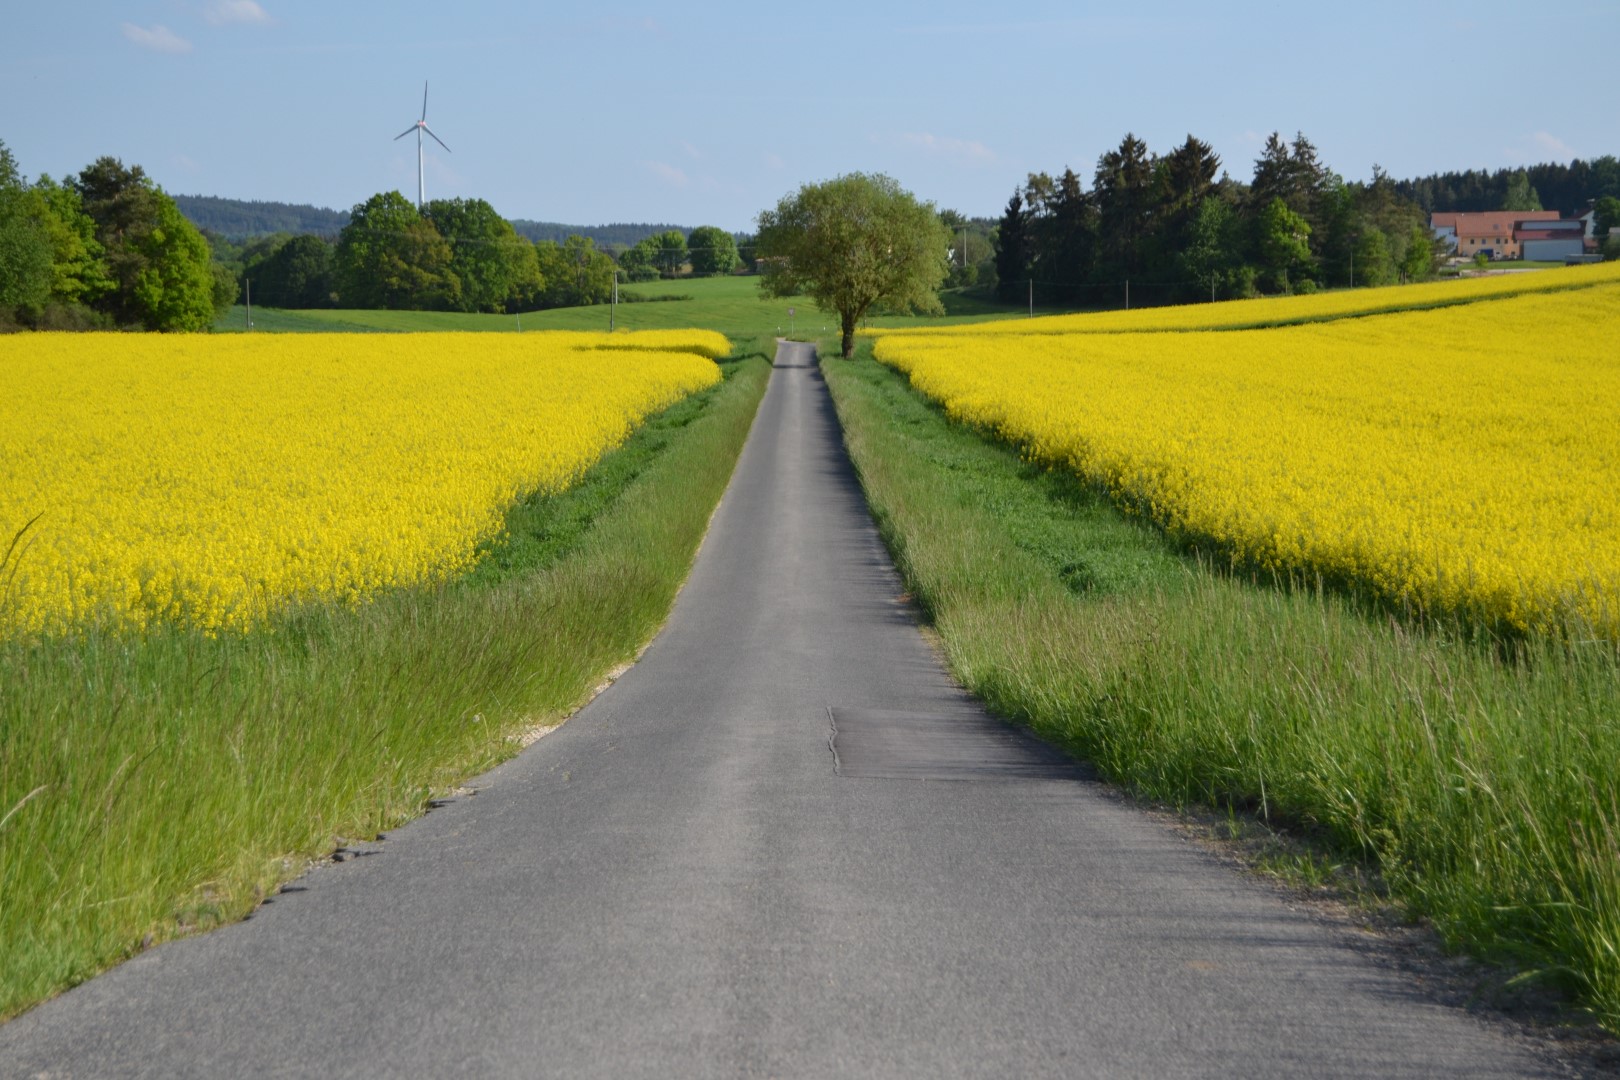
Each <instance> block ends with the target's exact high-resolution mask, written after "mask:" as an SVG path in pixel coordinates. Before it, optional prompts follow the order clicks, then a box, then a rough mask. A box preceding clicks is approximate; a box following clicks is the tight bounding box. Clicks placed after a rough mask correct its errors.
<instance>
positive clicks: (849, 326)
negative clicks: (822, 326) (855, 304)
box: [838, 311, 855, 360]
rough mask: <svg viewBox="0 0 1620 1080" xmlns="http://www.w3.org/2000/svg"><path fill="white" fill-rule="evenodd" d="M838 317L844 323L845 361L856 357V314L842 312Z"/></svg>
mask: <svg viewBox="0 0 1620 1080" xmlns="http://www.w3.org/2000/svg"><path fill="white" fill-rule="evenodd" d="M838 317H839V320H840V321H841V322H842V323H843V330H844V359H845V360H848V359H849V358H850V357H852V356H854V355H855V313H854V312H853V311H841V312H839V313H838Z"/></svg>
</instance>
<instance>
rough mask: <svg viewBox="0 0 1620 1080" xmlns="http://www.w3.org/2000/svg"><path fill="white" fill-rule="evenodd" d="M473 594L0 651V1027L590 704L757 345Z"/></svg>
mask: <svg viewBox="0 0 1620 1080" xmlns="http://www.w3.org/2000/svg"><path fill="white" fill-rule="evenodd" d="M739 349H740V351H743V352H747V351H749V350H753V352H752V355H750V356H748V357H747V358H745V359H735V360H734V361H733V362H730V363H727V364H725V365H723V367H724V368H725V370H726V372H727V378H726V380H725V382H724V383H723V384H721V385H720V386H718V387H715V388H713V389H711V390H709V391H707V392H705V393H704V394H702V395H699V396H698V397H697V398H695V399H692V400H689V401H688V402H684V403H682V404H679V405H677V406H675V407H673V408H672V409H671V410H668V411H666V412H665V413H663V414H661V415H660V416H658V417H655V418H653V419H652V420H651V421H650V422H649V423H648V424H647V425H646V426H645V427H644V428H643V429H642V430H641V431H640V432H638V433H637V434H636V435H635V436H633V437H632V439H631V441H630V443H629V444H628V445H627V446H626V447H625V448H623V449H622V450H620V451H617V452H615V453H614V454H612V455H609V456H608V457H607V458H605V459H604V460H603V462H601V463H600V464H599V465H598V466H597V467H596V469H595V470H593V472H592V473H591V474H590V475H589V476H588V477H587V478H586V480H585V481H584V482H583V483H582V484H581V485H580V486H579V487H577V488H576V489H574V490H573V491H570V492H567V493H565V494H563V495H560V496H556V497H554V498H550V499H536V500H531V501H530V502H528V503H526V504H525V505H523V506H521V507H518V508H515V509H514V510H513V512H512V514H511V515H510V516H509V519H508V529H509V532H510V533H511V539H510V541H509V542H508V543H506V544H503V545H502V546H501V547H500V548H499V549H498V550H495V551H492V552H491V554H490V557H489V558H487V559H486V560H485V561H484V563H483V564H482V565H481V566H480V567H479V568H478V570H477V571H476V572H475V573H474V574H472V575H471V576H470V577H469V578H466V579H463V580H461V581H458V582H454V583H451V584H447V585H444V586H440V587H437V588H432V589H421V590H415V591H408V592H401V593H396V594H391V595H386V596H384V597H382V598H380V599H378V600H376V601H375V602H372V603H369V604H366V605H364V606H362V607H359V608H343V607H318V608H311V609H309V610H305V611H301V612H297V613H294V614H292V615H289V616H287V617H286V618H283V619H281V620H278V621H277V623H276V624H275V625H274V626H272V627H270V628H269V629H266V630H264V631H260V632H255V633H251V634H247V635H240V636H221V637H217V638H210V637H206V636H203V635H201V634H197V633H189V632H186V631H182V630H176V629H169V630H162V631H158V632H155V633H152V634H150V635H147V636H145V637H142V638H112V637H100V636H91V637H89V638H87V639H85V640H73V641H45V642H35V643H18V642H13V643H9V644H3V645H0V688H3V692H0V819H4V820H3V822H0V1018H3V1017H6V1016H10V1015H12V1014H15V1013H16V1012H18V1011H19V1010H21V1009H24V1008H27V1007H28V1006H30V1005H31V1004H33V1003H35V1002H37V1001H39V1000H41V999H42V998H45V997H47V996H49V995H51V994H53V993H55V992H57V991H59V990H61V989H63V988H65V987H68V986H71V985H73V984H75V983H77V982H80V981H82V980H84V979H86V978H88V977H90V976H91V975H93V974H95V973H96V972H97V971H99V970H101V969H103V968H105V967H107V966H108V965H110V964H112V963H115V962H117V961H118V960H120V959H122V958H123V957H125V956H128V955H130V954H131V953H132V952H134V951H136V950H137V949H139V948H140V947H141V946H142V943H143V942H144V941H148V940H153V939H161V938H163V937H166V936H169V935H172V934H175V933H183V932H186V931H188V930H190V929H192V928H197V927H204V926H207V925H210V924H213V923H216V922H218V921H221V920H227V919H231V918H236V917H239V916H241V915H242V914H244V913H245V912H247V911H249V910H250V909H251V908H252V907H253V905H254V904H255V903H256V902H257V901H258V900H259V899H260V898H262V897H263V895H264V894H265V893H266V892H267V891H269V890H272V889H273V888H274V887H275V886H276V885H277V883H278V882H280V881H283V880H285V879H286V878H287V877H288V876H289V875H290V874H293V873H296V872H298V871H299V870H301V869H302V867H303V866H304V865H305V864H306V863H307V861H308V860H309V859H310V858H312V857H317V856H319V855H321V854H323V853H326V852H330V851H331V850H333V848H334V847H335V846H338V845H341V844H343V843H344V841H345V840H346V839H349V838H356V837H371V836H375V835H376V834H377V833H378V832H379V831H381V830H384V829H387V828H390V827H392V826H394V825H396V824H398V823H400V822H402V821H404V820H406V819H408V818H410V817H412V816H414V815H416V814H418V813H420V812H422V810H423V808H424V807H425V806H426V805H427V803H428V801H429V799H431V798H432V797H434V795H435V794H436V793H442V792H443V791H444V790H445V789H447V788H449V787H452V786H453V785H454V784H455V783H456V782H457V781H458V780H459V779H460V778H462V777H465V776H468V775H470V774H472V773H476V772H478V771H481V770H483V769H485V768H487V767H489V766H490V765H493V764H494V763H496V762H498V761H499V760H501V759H502V758H504V757H506V756H508V755H510V754H511V753H513V752H514V750H515V744H514V742H513V741H512V740H513V736H514V735H515V734H516V733H518V732H521V731H523V730H524V729H526V728H528V727H530V726H532V725H536V724H540V723H547V722H552V723H554V722H556V720H557V719H559V718H561V717H563V716H565V715H566V714H567V713H568V712H569V711H571V710H572V709H574V708H576V707H577V706H578V705H579V704H580V702H581V701H582V700H584V699H585V698H586V696H587V695H588V694H589V693H590V691H591V688H592V687H593V686H594V685H596V683H597V682H598V681H599V680H600V679H601V677H602V675H603V673H604V672H606V671H608V670H610V669H611V668H613V667H614V666H615V665H617V664H620V663H622V662H624V661H625V660H628V659H630V658H631V657H633V656H634V655H635V653H636V651H637V650H638V648H639V647H640V646H641V645H642V644H644V643H645V642H646V641H647V640H648V639H649V637H650V636H651V635H652V634H653V632H654V631H655V630H656V628H657V627H658V626H659V624H660V623H661V622H662V620H663V619H664V617H665V615H666V613H667V611H668V609H669V606H670V604H671V603H672V601H673V599H674V596H675V593H676V590H677V589H678V587H679V585H680V583H681V581H682V580H683V578H684V576H685V574H686V571H687V568H688V567H689V565H690V563H691V559H692V556H693V554H694V552H695V551H696V549H697V545H698V542H699V540H700V539H701V537H702V534H703V531H704V528H705V526H706V524H707V521H708V517H709V514H710V512H711V511H712V509H713V507H714V506H715V504H716V503H717V501H718V500H719V498H720V494H721V492H722V491H723V490H724V487H725V484H726V483H727V481H728V479H729V477H730V475H731V471H732V467H733V465H734V464H735V462H736V458H737V454H738V452H739V451H740V450H741V447H742V443H743V440H744V438H745V437H746V435H747V433H748V429H749V426H750V424H751V422H752V420H753V415H754V412H755V409H756V406H757V405H758V402H759V400H760V397H761V395H762V394H763V393H764V388H765V383H766V380H767V378H768V376H769V373H770V369H769V365H768V364H767V363H765V361H764V360H763V359H762V357H761V354H760V353H759V352H758V351H757V349H758V343H757V342H739Z"/></svg>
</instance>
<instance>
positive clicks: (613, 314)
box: [608, 270, 619, 334]
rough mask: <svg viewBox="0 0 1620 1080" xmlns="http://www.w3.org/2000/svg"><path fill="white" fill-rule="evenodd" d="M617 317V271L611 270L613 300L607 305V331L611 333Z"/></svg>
mask: <svg viewBox="0 0 1620 1080" xmlns="http://www.w3.org/2000/svg"><path fill="white" fill-rule="evenodd" d="M618 317H619V272H618V271H617V270H615V271H613V302H612V303H611V304H609V305H608V333H610V334H611V333H613V328H614V325H615V324H616V323H617V322H618Z"/></svg>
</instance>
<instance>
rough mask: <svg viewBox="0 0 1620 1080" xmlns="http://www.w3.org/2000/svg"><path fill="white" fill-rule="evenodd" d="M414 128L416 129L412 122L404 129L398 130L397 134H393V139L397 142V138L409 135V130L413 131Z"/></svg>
mask: <svg viewBox="0 0 1620 1080" xmlns="http://www.w3.org/2000/svg"><path fill="white" fill-rule="evenodd" d="M415 130H416V125H415V124H412V125H411V126H410V127H408V128H406V129H405V130H404V131H402V132H400V133H399V134H398V135H395V136H394V141H395V142H399V140H401V139H403V138H404V137H405V136H407V135H409V134H410V133H411V132H413V131H415Z"/></svg>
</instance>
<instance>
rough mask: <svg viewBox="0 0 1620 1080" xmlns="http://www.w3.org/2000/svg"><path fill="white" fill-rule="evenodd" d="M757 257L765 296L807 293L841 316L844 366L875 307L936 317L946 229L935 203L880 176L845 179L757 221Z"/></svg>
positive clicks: (814, 188) (809, 191) (789, 200)
mask: <svg viewBox="0 0 1620 1080" xmlns="http://www.w3.org/2000/svg"><path fill="white" fill-rule="evenodd" d="M757 244H758V246H757V249H756V254H757V256H758V258H759V260H760V266H761V268H762V270H763V274H764V277H763V280H762V281H761V282H760V291H761V292H763V293H764V294H765V295H766V296H799V295H806V296H809V297H810V298H811V299H813V300H814V301H815V302H816V303H817V304H818V305H819V306H820V307H821V308H822V309H823V310H826V311H836V312H838V320H839V324H840V329H841V330H842V331H843V353H844V358H845V359H846V360H847V359H849V357H850V356H851V355H852V354H853V353H854V351H855V327H856V326H857V325H858V324H859V323H860V321H861V319H862V318H864V317H865V316H866V313H867V312H868V311H869V310H871V308H872V306H873V305H874V304H879V303H881V304H883V305H884V306H885V307H888V308H891V309H893V310H896V311H923V312H930V313H938V312H940V311H942V310H943V309H942V308H941V307H940V305H939V294H938V290H939V285H940V282H942V281H944V280H945V275H946V272H947V270H948V266H947V258H948V253H949V251H950V246H951V236H950V232H949V230H947V229H946V228H945V225H944V224H943V223H942V222H941V221H940V220H939V215H938V214H936V213H935V212H934V205H933V203H920V202H918V201H917V199H916V197H915V196H913V195H912V194H911V193H910V192H909V191H906V190H904V189H903V188H901V187H900V185H899V184H898V183H896V182H895V181H894V180H893V179H891V178H890V177H887V176H883V175H876V176H868V175H866V174H865V173H850V174H848V175H847V176H840V177H838V178H836V179H834V180H828V181H825V182H823V183H820V184H806V185H804V186H803V187H801V188H799V190H798V193H797V194H794V195H789V196H787V197H785V198H783V199H782V201H781V202H779V203H777V204H776V209H775V210H765V211H762V212H761V213H760V215H759V237H758V241H757Z"/></svg>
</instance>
